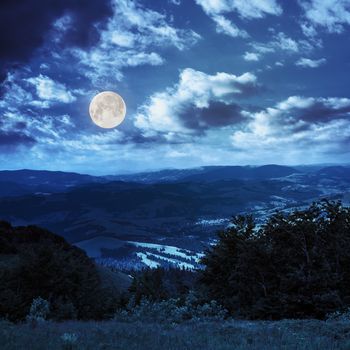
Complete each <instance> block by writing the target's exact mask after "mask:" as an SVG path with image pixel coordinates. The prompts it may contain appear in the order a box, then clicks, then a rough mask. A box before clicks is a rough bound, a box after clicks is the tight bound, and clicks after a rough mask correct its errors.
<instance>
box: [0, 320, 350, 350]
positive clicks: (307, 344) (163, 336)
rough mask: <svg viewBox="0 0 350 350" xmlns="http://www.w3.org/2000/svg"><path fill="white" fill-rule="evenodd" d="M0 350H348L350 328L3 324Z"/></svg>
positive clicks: (312, 323) (298, 323)
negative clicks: (34, 326) (32, 325)
mask: <svg viewBox="0 0 350 350" xmlns="http://www.w3.org/2000/svg"><path fill="white" fill-rule="evenodd" d="M64 334H66V335H64ZM0 349H4V350H9V349H11V350H13V349H15V350H21V349H31V350H46V349H50V350H56V349H66V350H68V349H72V350H73V349H91V350H97V349H113V350H114V349H122V350H126V349H127V350H134V349H140V350H141V349H142V350H148V349H149V350H175V349H176V350H182V349H188V350H193V349H210V350H226V349H227V350H228V349H229V350H243V349H244V350H284V349H285V350H292V349H293V350H299V349H300V350H301V349H303V350H313V349H315V350H316V349H317V350H322V349H325V350H333V349H341V350H350V323H347V322H335V321H333V322H330V321H328V322H325V321H316V320H307V321H302V320H295V321H294V320H293V321H290V320H288V321H287V320H286V321H279V322H266V321H264V322H249V321H225V322H189V323H183V324H180V325H171V324H155V323H141V322H134V323H125V322H124V323H123V322H117V321H106V322H74V321H70V322H63V323H51V322H46V323H44V324H40V325H39V326H37V327H36V328H32V327H31V326H30V325H28V324H20V325H14V324H11V323H8V322H6V321H0Z"/></svg>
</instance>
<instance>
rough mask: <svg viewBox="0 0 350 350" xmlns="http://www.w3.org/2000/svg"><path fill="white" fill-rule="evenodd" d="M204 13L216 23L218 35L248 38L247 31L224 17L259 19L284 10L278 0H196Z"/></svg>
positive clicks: (278, 13)
mask: <svg viewBox="0 0 350 350" xmlns="http://www.w3.org/2000/svg"><path fill="white" fill-rule="evenodd" d="M195 1H196V3H197V4H198V5H200V6H201V7H202V8H203V10H204V12H205V13H206V14H207V15H208V16H209V17H210V18H211V19H212V20H213V21H214V22H215V23H216V30H217V32H218V33H223V34H226V35H229V36H232V37H239V36H240V37H247V36H248V34H247V32H246V31H245V30H242V29H239V28H238V27H237V26H236V25H235V24H234V23H232V22H231V21H230V20H229V19H227V18H226V17H225V16H224V15H225V14H229V13H237V14H238V15H239V16H240V17H241V18H244V19H258V18H263V17H265V16H266V15H280V14H281V13H282V8H281V7H280V6H279V5H278V3H277V2H276V0H195Z"/></svg>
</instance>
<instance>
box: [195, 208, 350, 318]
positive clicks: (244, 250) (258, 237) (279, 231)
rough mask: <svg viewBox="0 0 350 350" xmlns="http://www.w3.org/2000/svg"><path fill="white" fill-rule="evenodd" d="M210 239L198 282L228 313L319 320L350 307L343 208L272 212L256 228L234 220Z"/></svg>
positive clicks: (349, 238) (348, 230) (349, 230)
mask: <svg viewBox="0 0 350 350" xmlns="http://www.w3.org/2000/svg"><path fill="white" fill-rule="evenodd" d="M218 238H219V240H218V243H217V245H216V246H214V247H213V248H211V249H210V250H209V251H207V253H206V255H205V257H204V258H203V261H202V262H203V264H204V265H205V269H204V271H203V272H202V273H201V277H200V284H201V286H202V288H204V292H205V293H206V294H207V297H208V298H210V299H214V300H217V301H219V302H220V303H221V304H222V305H223V306H224V307H226V308H227V309H229V310H230V312H231V313H232V314H236V315H241V316H245V317H250V318H273V319H277V318H282V317H310V316H312V317H319V318H322V317H324V316H325V315H326V314H327V313H329V312H331V311H334V310H336V309H339V308H342V307H346V306H350V288H349V287H350V286H349V284H350V210H349V208H344V207H343V206H342V205H341V204H340V203H338V202H328V201H324V202H322V203H316V204H313V205H311V206H310V207H309V208H308V209H305V210H299V211H294V212H292V213H289V214H283V213H276V214H274V215H272V216H271V217H270V218H269V219H268V220H267V222H266V224H265V225H263V226H262V227H261V228H257V227H256V225H255V224H254V221H253V219H252V217H250V216H247V217H242V216H239V217H236V218H233V220H232V222H231V225H230V227H229V228H227V229H226V230H224V231H221V232H219V233H218Z"/></svg>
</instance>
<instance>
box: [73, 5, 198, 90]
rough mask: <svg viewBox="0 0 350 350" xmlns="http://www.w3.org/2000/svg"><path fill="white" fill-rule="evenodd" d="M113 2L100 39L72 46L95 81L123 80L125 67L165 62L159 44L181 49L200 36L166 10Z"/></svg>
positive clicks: (82, 68) (84, 70) (85, 69)
mask: <svg viewBox="0 0 350 350" xmlns="http://www.w3.org/2000/svg"><path fill="white" fill-rule="evenodd" d="M112 3H113V10H114V15H113V17H112V18H111V19H110V20H109V22H108V24H107V27H106V29H105V30H103V31H102V32H101V39H100V42H99V43H98V44H97V45H96V46H95V47H93V48H91V49H90V50H89V51H86V50H82V49H74V50H71V53H72V54H73V56H74V57H76V58H77V59H78V64H79V65H80V67H81V70H82V72H83V73H84V74H85V75H86V76H87V77H88V78H90V79H92V81H93V82H94V83H95V84H100V83H103V81H104V80H106V79H107V80H108V79H110V77H111V76H112V77H113V78H114V79H116V80H121V79H122V78H123V73H122V70H123V68H126V67H130V66H131V67H135V66H141V65H151V66H157V65H161V64H163V63H164V61H165V60H164V58H163V57H162V56H161V54H160V53H158V52H156V51H154V50H155V49H156V48H157V47H158V48H159V50H161V49H162V48H167V47H175V48H177V49H178V50H180V51H182V50H185V49H187V48H189V47H191V46H192V45H194V44H195V43H196V42H197V41H198V40H199V39H200V35H199V34H197V33H196V32H194V31H192V30H184V29H178V28H175V27H173V26H172V25H171V24H170V23H169V22H168V20H167V17H166V16H165V15H164V14H161V13H159V12H156V11H153V10H150V9H146V8H144V7H142V6H141V5H140V4H139V3H138V2H137V1H131V0H118V1H117V0H114V1H113V2H112Z"/></svg>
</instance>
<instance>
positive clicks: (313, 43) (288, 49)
mask: <svg viewBox="0 0 350 350" xmlns="http://www.w3.org/2000/svg"><path fill="white" fill-rule="evenodd" d="M248 45H249V46H250V47H251V49H252V51H250V52H246V55H245V56H244V58H245V59H246V60H247V58H248V57H251V58H254V57H255V56H254V55H257V56H258V58H260V57H262V56H264V55H266V54H269V53H283V54H288V55H295V54H300V53H304V54H308V53H310V52H312V51H313V50H314V48H315V47H321V46H322V43H321V42H320V41H318V40H314V39H310V40H304V39H293V38H291V37H289V36H288V35H287V34H285V33H284V32H278V33H274V32H273V35H272V38H271V40H270V41H269V42H267V43H261V42H251V43H249V44H248Z"/></svg>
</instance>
